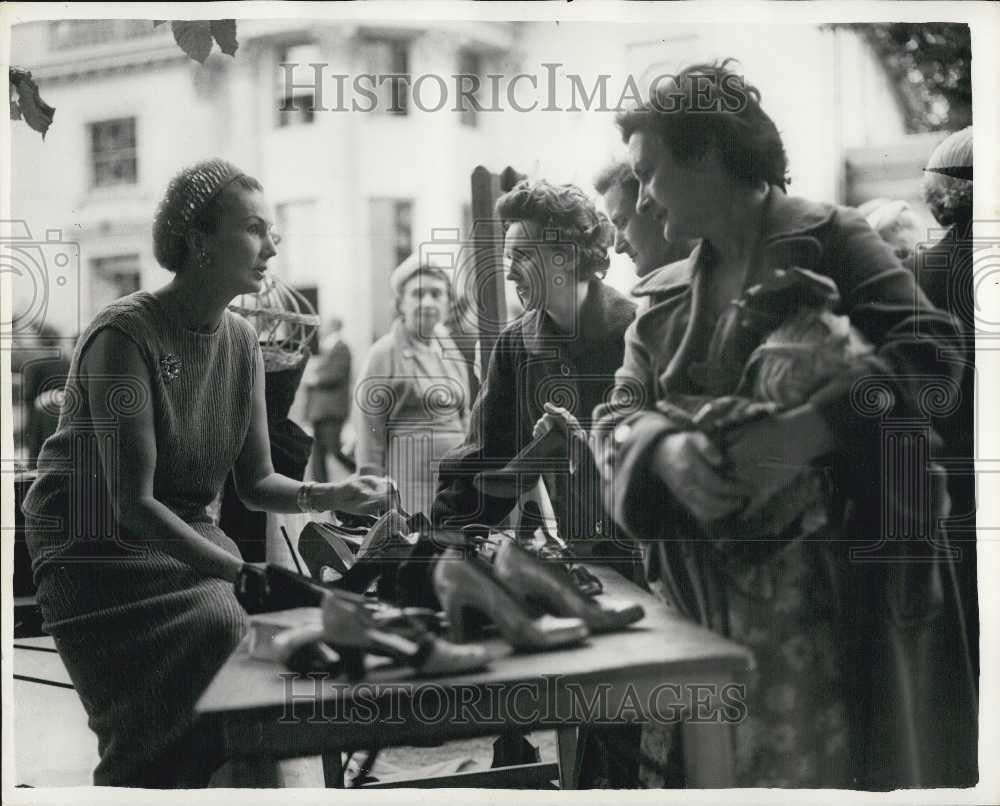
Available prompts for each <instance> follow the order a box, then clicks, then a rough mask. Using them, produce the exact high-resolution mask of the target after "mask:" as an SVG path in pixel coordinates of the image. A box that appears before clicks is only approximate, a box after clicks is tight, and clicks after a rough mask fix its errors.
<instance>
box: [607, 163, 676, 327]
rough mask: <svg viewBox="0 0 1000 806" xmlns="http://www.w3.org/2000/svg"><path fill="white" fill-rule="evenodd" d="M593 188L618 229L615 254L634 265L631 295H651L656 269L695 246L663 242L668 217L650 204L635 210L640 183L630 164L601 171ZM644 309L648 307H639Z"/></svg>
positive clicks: (613, 166)
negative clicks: (640, 209) (634, 278)
mask: <svg viewBox="0 0 1000 806" xmlns="http://www.w3.org/2000/svg"><path fill="white" fill-rule="evenodd" d="M594 187H595V188H596V189H597V192H598V193H600V194H601V196H603V197H604V206H605V209H606V210H607V213H608V218H610V219H611V223H612V224H613V225H614V228H615V252H616V253H618V254H619V255H620V254H626V255H628V256H629V257H630V258H632V262H633V263H634V264H635V274H636V277H638V278H639V282H638V283H636V285H635V287H634V288H633V289H632V295H633V296H636V297H647V296H650V295H652V294H653V293H655V291H654V287H655V286H656V285H657V282H656V280H657V279H659V278H654V276H653V275H654V274H655V273H656V270H657V269H659V268H661V267H663V266H666V265H667V264H669V263H673V262H675V261H678V260H683V259H684V258H686V257H687V256H688V255H689V254H691V249H692V248H693V247H694V244H692V243H689V242H687V241H682V242H677V241H667V240H665V239H664V237H663V227H664V225H665V224H666V218H667V216H666V211H665V210H663V209H662V208H659V207H656V206H654V205H650V206H647V207H645V208H644V209H643V210H642V211H639V212H637V211H636V203H637V202H638V200H639V180H638V179H636V178H635V175H634V174H633V173H632V168H631V167H630V166H629V165H628V163H627V162H624V161H622V162H616V163H614V164H612V165H609V166H608V167H607V168H605V169H604V170H603V171H601V172H600V173H599V174H598V175H597V178H596V179H595V180H594ZM647 278H648V279H647ZM642 307H645V305H644V304H640V308H642Z"/></svg>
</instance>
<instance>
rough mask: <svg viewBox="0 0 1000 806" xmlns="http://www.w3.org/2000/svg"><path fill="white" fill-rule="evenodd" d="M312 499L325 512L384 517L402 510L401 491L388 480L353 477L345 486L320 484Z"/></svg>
mask: <svg viewBox="0 0 1000 806" xmlns="http://www.w3.org/2000/svg"><path fill="white" fill-rule="evenodd" d="M312 499H313V501H314V502H315V505H316V507H317V509H320V510H322V511H324V512H329V511H331V510H339V511H341V512H351V513H353V514H355V515H381V514H382V513H383V512H387V511H388V510H390V509H397V508H398V507H399V490H398V489H397V488H396V485H395V483H394V482H393V481H392V479H390V478H389V477H388V476H351V477H350V478H349V479H346V480H345V481H342V482H334V483H332V484H317V485H316V488H315V490H314V491H313V494H312Z"/></svg>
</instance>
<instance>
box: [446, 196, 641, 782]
mask: <svg viewBox="0 0 1000 806" xmlns="http://www.w3.org/2000/svg"><path fill="white" fill-rule="evenodd" d="M496 210H497V214H498V216H499V217H500V218H501V219H502V220H503V221H504V225H505V228H506V233H505V237H504V247H503V259H504V267H505V269H506V272H507V279H508V280H509V281H510V282H512V283H514V286H515V288H516V290H517V294H518V296H519V297H520V299H521V301H522V302H523V304H524V308H525V312H524V314H523V315H522V316H520V317H519V318H518V319H516V320H515V321H514V322H512V323H511V324H510V325H508V326H507V328H506V329H505V330H504V331H503V332H502V333H501V334H500V336H499V337H498V339H497V342H496V345H495V346H494V349H493V354H492V356H491V357H490V361H489V365H488V369H487V373H486V377H485V379H484V381H483V386H482V389H481V390H480V392H479V396H478V398H477V399H476V403H475V405H474V407H473V410H472V415H471V423H470V428H469V433H468V435H467V437H466V440H465V442H464V444H463V445H461V446H460V447H459V448H457V449H455V450H454V451H453V452H451V453H450V454H448V455H447V456H446V457H445V458H444V459H443V460H442V462H441V468H440V474H439V482H438V494H437V497H436V499H435V500H434V505H433V508H432V510H431V520H432V521H433V523H434V525H435V526H436V527H438V528H439V529H444V530H455V529H460V528H461V527H463V526H465V525H469V524H485V525H488V526H495V525H497V524H499V523H500V522H501V521H502V520H503V518H504V517H505V516H506V515H507V514H508V513H509V512H510V511H511V509H512V508H513V507H514V505H515V503H516V502H517V497H518V494H519V493H521V492H524V491H526V490H530V489H531V488H532V487H533V486H534V484H535V481H536V480H537V478H538V476H537V475H534V476H530V475H529V474H527V473H525V472H523V469H522V472H519V473H518V476H519V478H518V479H517V483H516V484H507V483H501V484H499V485H489V486H484V485H483V484H482V482H479V483H477V482H476V481H475V479H476V476H477V475H478V474H480V473H481V472H483V471H497V470H502V469H503V468H504V467H505V466H506V465H507V463H508V462H509V461H510V460H511V459H512V458H513V457H514V456H515V455H516V454H518V453H519V452H520V451H521V450H522V449H523V448H524V447H525V446H526V445H528V443H530V442H531V441H532V439H533V438H535V437H539V436H541V435H542V433H543V432H547V431H548V430H549V429H552V428H556V429H560V430H561V431H562V432H563V434H564V436H565V437H566V439H565V441H564V442H563V443H562V444H563V445H566V446H568V448H569V450H568V451H567V452H566V454H565V455H559V454H557V455H555V456H550V457H547V458H548V459H549V461H551V463H552V464H551V465H550V467H559V468H560V469H559V470H557V471H555V470H554V471H552V472H546V473H545V474H544V478H545V482H546V487H547V489H548V491H549V493H550V495H551V497H552V503H553V506H554V509H555V515H556V521H557V524H558V529H559V534H560V536H561V537H562V538H563V539H564V540H566V541H568V542H569V543H570V544H571V545H572V546H573V547H574V549H575V550H576V551H578V552H579V553H588V552H589V553H591V554H592V555H593V556H595V558H596V557H600V558H602V559H604V560H606V561H607V562H608V563H609V564H612V565H617V566H618V567H619V568H620V569H621V570H622V572H623V573H624V574H625V575H626V576H629V577H630V578H631V577H632V576H633V568H634V565H635V562H634V559H633V556H632V551H631V549H629V548H628V547H622V546H621V545H619V544H618V542H617V541H616V540H615V539H614V537H613V535H612V530H611V528H610V519H609V518H608V517H607V516H606V514H605V512H604V509H603V506H602V504H601V500H600V495H599V492H600V476H599V474H598V472H597V467H596V464H595V462H594V460H593V457H592V456H591V454H590V450H589V448H588V447H587V444H586V439H587V438H586V430H585V429H589V427H590V417H591V412H593V410H594V407H595V406H596V405H597V404H598V403H600V402H601V401H602V400H604V399H605V396H606V395H607V394H608V393H609V392H610V390H611V389H612V386H613V382H614V374H615V370H616V369H618V367H619V366H620V365H621V362H622V356H623V353H624V347H625V331H626V329H627V328H628V326H629V325H630V324H631V322H632V320H633V319H634V318H635V304H634V303H633V302H631V301H629V300H628V299H626V298H625V297H624V296H622V295H621V294H619V293H618V292H617V291H615V290H614V289H613V288H611V287H610V286H608V285H605V284H604V283H603V282H602V279H603V277H604V274H605V272H606V271H607V269H608V265H609V263H610V261H609V257H608V250H609V249H610V247H611V244H612V242H613V239H614V230H613V228H612V226H611V223H610V221H608V219H607V217H606V216H604V215H603V214H602V213H599V212H598V211H597V209H596V208H595V206H594V204H593V202H592V201H591V200H590V199H589V198H588V197H587V196H586V194H585V193H584V192H583V191H582V190H580V189H579V188H578V187H576V186H575V185H554V184H550V183H549V182H546V181H544V180H540V181H536V182H530V181H523V182H521V183H520V184H518V185H517V186H516V187H514V188H513V189H512V190H511V191H510V192H508V193H506V194H505V195H503V196H501V197H500V199H499V200H498V201H497V204H496ZM567 460H568V461H567ZM581 744H582V746H583V747H584V748H585V757H586V759H588V761H587V763H585V764H584V765H583V767H582V778H581V786H584V787H587V786H594V785H597V784H598V783H599V782H603V783H605V784H608V785H611V786H616V787H624V786H631V785H634V782H635V778H636V774H637V773H636V769H635V765H636V759H635V750H637V749H638V729H637V728H631V727H625V728H606V729H602V730H600V731H594V732H593V733H591V734H588V736H587V737H586V738H581Z"/></svg>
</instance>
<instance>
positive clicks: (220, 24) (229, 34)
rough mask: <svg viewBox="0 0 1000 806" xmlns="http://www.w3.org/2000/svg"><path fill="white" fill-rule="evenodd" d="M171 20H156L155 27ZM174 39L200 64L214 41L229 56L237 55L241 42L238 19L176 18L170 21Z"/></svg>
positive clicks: (209, 51) (210, 49) (210, 50)
mask: <svg viewBox="0 0 1000 806" xmlns="http://www.w3.org/2000/svg"><path fill="white" fill-rule="evenodd" d="M167 22H170V21H169V20H154V21H153V27H154V28H155V27H157V26H159V25H164V24H166V23H167ZM170 29H171V31H173V34H174V41H175V42H176V43H177V44H178V45H179V46H180V49H181V50H183V51H184V52H185V53H186V54H187V55H188V56H190V57H191V58H192V59H194V60H195V61H196V62H198V64H204V63H205V59H207V58H208V54H209V53H211V52H212V44H213V42H214V43H215V44H217V45H218V46H219V50H221V51H222V52H223V53H225V54H226V55H227V56H233V57H235V56H236V49H237V48H238V47H239V46H240V43H239V42H237V41H236V20H174V21H172V22H170Z"/></svg>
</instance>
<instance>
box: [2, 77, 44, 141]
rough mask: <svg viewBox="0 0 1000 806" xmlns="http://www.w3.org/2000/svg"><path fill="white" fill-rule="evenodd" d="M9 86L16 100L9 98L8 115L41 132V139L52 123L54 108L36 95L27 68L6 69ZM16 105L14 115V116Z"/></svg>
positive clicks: (36, 89)
mask: <svg viewBox="0 0 1000 806" xmlns="http://www.w3.org/2000/svg"><path fill="white" fill-rule="evenodd" d="M8 76H9V79H10V83H11V86H12V87H13V89H14V91H15V92H16V93H17V101H16V102H15V101H14V100H13V98H11V108H10V116H11V120H20V119H22V118H23V119H24V121H25V122H26V123H27V124H28V125H29V126H31V128H32V129H34V130H35V131H36V132H41V134H42V139H43V140H44V139H45V134H46V132H48V130H49V126H51V125H52V119H53V117H55V114H56V110H55V108H54V107H51V106H49V105H48V104H47V103H45V101H43V100H42V99H41V97H39V95H38V85H37V84H35V82H34V80H33V79H32V78H31V73H29V72H28V71H27V70H18V69H16V68H13V67H12V68H10V70H9V71H8ZM15 107H16V110H17V112H16V117H15Z"/></svg>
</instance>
